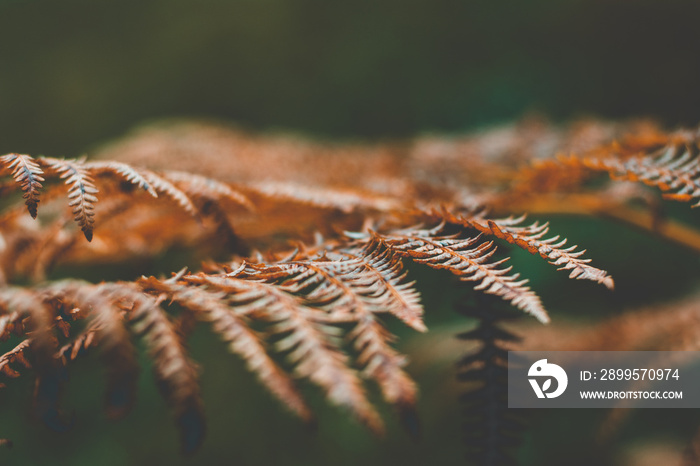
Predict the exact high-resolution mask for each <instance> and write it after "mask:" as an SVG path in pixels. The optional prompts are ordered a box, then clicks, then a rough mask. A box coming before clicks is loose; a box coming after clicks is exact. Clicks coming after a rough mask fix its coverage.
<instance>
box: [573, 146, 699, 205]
mask: <svg viewBox="0 0 700 466" xmlns="http://www.w3.org/2000/svg"><path fill="white" fill-rule="evenodd" d="M576 162H578V163H581V164H583V165H584V166H585V167H586V168H589V169H591V170H594V171H604V172H608V173H609V174H610V176H611V177H612V178H613V179H615V180H627V181H641V182H642V183H644V184H646V185H648V186H653V187H656V188H658V189H660V190H661V191H662V192H664V198H666V199H672V200H675V201H681V202H695V204H693V207H699V206H700V157H698V153H697V146H696V143H695V144H692V145H690V144H670V145H668V146H667V147H665V148H663V149H662V150H651V151H650V153H648V154H642V155H635V156H631V157H627V158H622V157H620V156H619V155H618V154H616V153H612V154H610V155H607V156H602V157H601V156H598V157H596V156H586V157H582V158H576V157H572V158H570V159H569V160H568V163H576Z"/></svg>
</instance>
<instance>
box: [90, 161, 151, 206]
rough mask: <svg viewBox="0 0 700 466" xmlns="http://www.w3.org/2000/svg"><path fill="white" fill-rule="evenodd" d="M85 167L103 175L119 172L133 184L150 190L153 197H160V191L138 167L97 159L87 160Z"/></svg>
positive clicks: (149, 192) (118, 173)
mask: <svg viewBox="0 0 700 466" xmlns="http://www.w3.org/2000/svg"><path fill="white" fill-rule="evenodd" d="M84 167H85V169H87V170H90V172H92V173H94V174H95V175H101V174H104V173H112V174H117V175H119V176H121V177H122V178H124V179H125V180H126V181H128V182H129V183H131V184H134V185H136V186H138V187H139V188H141V189H143V190H144V191H146V192H148V194H150V195H151V196H153V197H158V193H157V192H156V190H155V188H154V187H153V186H152V185H151V183H150V181H149V180H148V178H147V177H146V176H144V175H143V174H142V173H141V172H140V171H139V170H138V169H136V168H134V167H132V166H131V165H128V164H126V163H122V162H115V161H112V160H110V161H96V162H87V163H85V164H84Z"/></svg>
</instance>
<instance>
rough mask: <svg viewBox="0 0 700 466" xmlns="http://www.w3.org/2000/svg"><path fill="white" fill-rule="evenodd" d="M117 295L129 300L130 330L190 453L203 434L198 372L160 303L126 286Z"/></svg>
mask: <svg viewBox="0 0 700 466" xmlns="http://www.w3.org/2000/svg"><path fill="white" fill-rule="evenodd" d="M120 293H122V294H123V295H127V296H128V295H129V294H130V295H131V296H132V297H133V298H132V299H133V308H132V310H131V313H130V318H131V321H132V322H133V329H134V331H135V332H136V333H137V334H139V335H141V336H142V337H143V339H144V341H145V342H146V344H147V346H148V350H149V354H150V356H151V358H152V360H153V372H154V375H155V378H156V381H157V382H158V387H159V389H160V392H161V394H162V395H163V397H164V398H165V399H166V401H167V402H168V404H169V405H170V406H171V408H172V409H173V410H174V412H175V418H176V420H177V425H178V428H179V430H180V438H181V445H182V449H183V452H184V453H185V454H191V453H194V452H195V451H196V450H197V449H198V448H199V446H200V445H201V443H202V441H203V440H204V434H205V431H206V422H205V419H204V408H203V406H202V399H201V395H200V388H199V374H198V369H197V367H196V366H195V364H194V363H193V362H192V361H191V360H190V359H189V357H188V356H187V352H186V350H185V348H184V346H183V343H182V341H181V339H180V337H179V335H178V334H177V333H176V331H175V328H174V326H173V323H172V322H171V321H170V319H169V318H168V316H167V314H166V313H165V312H164V311H163V309H161V307H160V300H156V299H153V298H150V297H146V296H143V295H141V294H140V293H138V292H137V291H135V290H134V291H132V290H130V289H127V288H126V287H125V288H124V289H123V290H122V291H121V292H120ZM127 293H128V294H127Z"/></svg>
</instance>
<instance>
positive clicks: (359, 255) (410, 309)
mask: <svg viewBox="0 0 700 466" xmlns="http://www.w3.org/2000/svg"><path fill="white" fill-rule="evenodd" d="M327 257H328V258H329V259H335V258H336V257H337V258H338V259H339V260H342V259H343V258H349V260H346V263H347V262H350V264H348V265H349V266H350V268H351V269H352V268H354V269H355V271H356V273H358V274H360V275H362V278H359V277H358V280H361V281H364V282H365V283H367V285H368V287H369V288H370V290H369V292H370V294H371V295H373V296H374V298H376V301H377V302H376V304H375V306H377V307H378V308H380V309H381V310H382V311H386V312H390V313H391V314H393V315H394V316H396V317H397V318H399V319H401V320H402V321H403V322H404V323H405V324H406V325H408V326H410V327H412V328H413V329H415V330H418V331H419V332H425V331H426V330H427V327H426V326H425V324H424V323H423V312H424V311H423V306H422V305H421V303H420V294H419V293H418V292H417V291H416V290H415V288H414V287H413V285H414V283H415V282H406V281H405V278H406V272H405V271H404V270H403V263H402V262H401V259H400V258H399V257H398V255H396V254H394V252H393V251H392V250H391V249H390V248H389V247H388V246H387V245H386V243H385V242H384V241H383V240H382V239H381V238H380V237H378V236H374V237H373V238H372V239H371V240H370V241H369V242H368V243H367V245H365V246H364V247H363V248H356V249H341V250H340V251H339V252H338V253H335V252H331V253H328V254H327ZM353 262H355V263H356V264H357V265H354V264H353Z"/></svg>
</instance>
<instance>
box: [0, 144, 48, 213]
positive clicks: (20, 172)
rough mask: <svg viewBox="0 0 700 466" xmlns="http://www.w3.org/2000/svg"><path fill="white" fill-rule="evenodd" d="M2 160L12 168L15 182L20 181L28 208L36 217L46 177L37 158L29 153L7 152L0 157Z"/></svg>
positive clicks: (8, 167) (7, 166) (6, 165)
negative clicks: (40, 191)
mask: <svg viewBox="0 0 700 466" xmlns="http://www.w3.org/2000/svg"><path fill="white" fill-rule="evenodd" d="M0 162H2V163H3V164H4V166H5V167H6V168H7V169H10V170H12V177H13V178H14V180H15V182H17V183H19V184H20V186H21V188H22V191H24V194H23V197H24V199H25V204H26V205H27V210H29V214H30V215H31V216H32V218H36V214H37V204H38V203H39V190H40V189H41V188H42V186H41V182H42V181H44V178H42V177H41V175H43V174H44V172H43V171H42V170H41V168H40V167H39V165H38V164H37V162H36V160H34V159H33V158H32V157H31V156H29V155H24V154H7V155H3V156H2V157H0Z"/></svg>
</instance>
